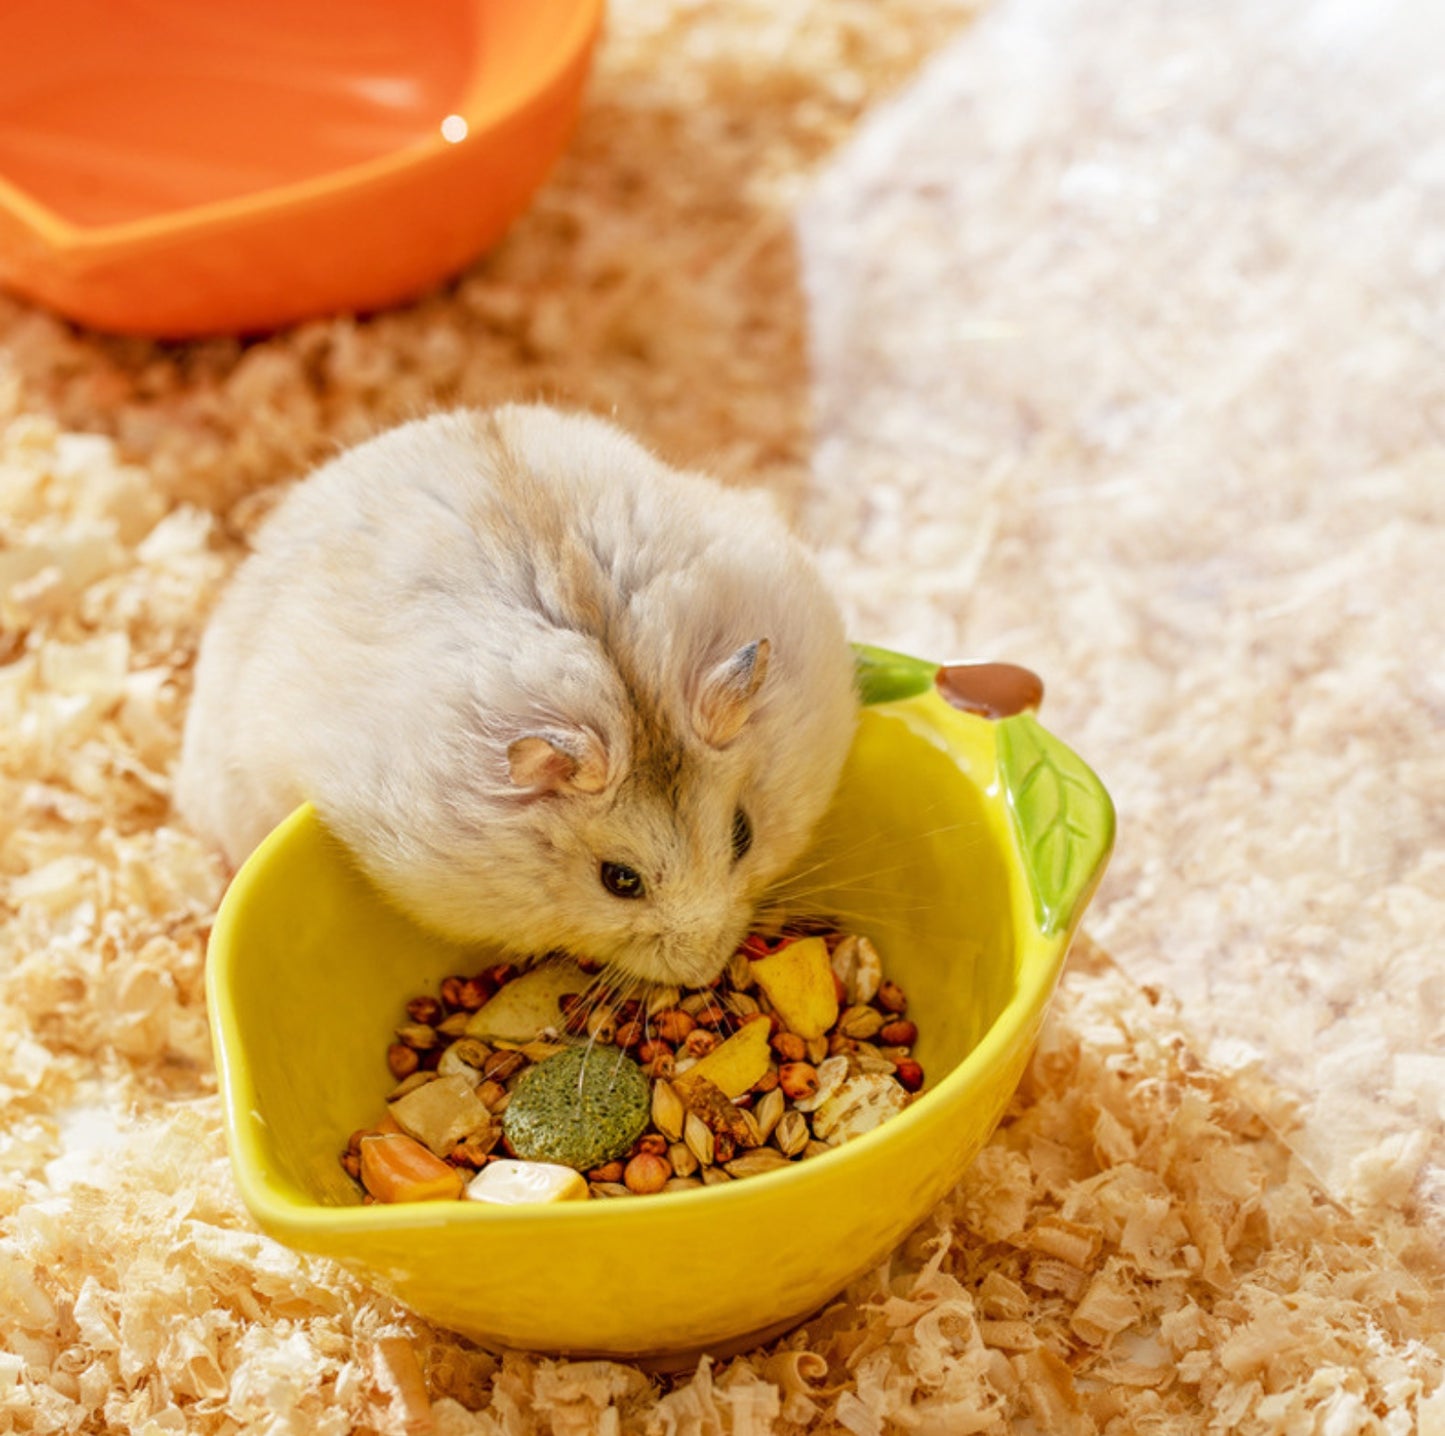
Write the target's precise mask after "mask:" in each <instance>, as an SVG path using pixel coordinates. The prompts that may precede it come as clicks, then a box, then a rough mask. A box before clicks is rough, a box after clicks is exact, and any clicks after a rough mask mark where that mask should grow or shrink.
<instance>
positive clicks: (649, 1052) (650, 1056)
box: [637, 1037, 672, 1062]
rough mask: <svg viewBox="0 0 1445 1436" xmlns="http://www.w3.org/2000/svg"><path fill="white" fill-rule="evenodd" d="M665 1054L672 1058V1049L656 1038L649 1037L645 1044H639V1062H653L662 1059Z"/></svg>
mask: <svg viewBox="0 0 1445 1436" xmlns="http://www.w3.org/2000/svg"><path fill="white" fill-rule="evenodd" d="M664 1053H666V1055H667V1056H669V1057H671V1056H672V1048H671V1047H669V1046H668V1045H667V1043H665V1042H660V1041H659V1040H658V1039H657V1038H655V1037H649V1038H648V1039H647V1040H646V1041H645V1042H639V1043H638V1044H637V1060H638V1061H639V1062H652V1061H654V1060H655V1059H656V1058H658V1057H661V1056H662V1055H663V1054H664Z"/></svg>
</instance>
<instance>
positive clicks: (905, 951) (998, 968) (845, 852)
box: [207, 649, 1114, 1364]
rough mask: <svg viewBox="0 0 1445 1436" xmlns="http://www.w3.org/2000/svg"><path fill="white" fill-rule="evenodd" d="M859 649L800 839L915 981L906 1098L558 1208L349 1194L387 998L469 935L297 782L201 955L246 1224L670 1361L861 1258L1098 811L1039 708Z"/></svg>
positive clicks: (988, 1088) (1104, 854) (404, 1294)
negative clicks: (833, 764)
mask: <svg viewBox="0 0 1445 1436" xmlns="http://www.w3.org/2000/svg"><path fill="white" fill-rule="evenodd" d="M859 654H860V658H859V671H860V677H861V681H862V687H863V692H864V697H865V703H866V706H865V708H864V710H863V713H862V716H861V721H860V723H859V727H858V733H857V738H856V741H855V743H854V746H853V749H852V752H851V755H850V757H849V760H848V763H847V765H846V768H845V771H844V774H843V779H842V782H841V785H840V787H839V790H838V793H837V796H836V800H835V801H834V803H833V805H832V808H831V811H830V813H829V814H828V817H827V818H826V820H825V822H824V824H823V826H822V829H821V830H820V834H819V836H818V839H817V842H816V845H815V848H814V850H813V851H812V852H811V853H810V854H809V855H808V856H807V857H806V858H805V859H804V861H803V863H802V864H801V865H800V866H801V867H804V868H815V869H816V870H815V871H813V872H811V873H810V875H809V879H808V881H809V883H810V885H811V886H812V888H813V889H814V892H813V897H812V905H813V906H814V907H816V908H821V909H823V910H830V909H831V910H836V911H837V912H840V913H845V914H846V915H847V920H848V923H849V925H850V926H851V927H852V928H853V929H854V930H859V931H862V932H864V933H866V934H868V935H869V936H870V937H872V938H873V940H874V941H875V942H876V944H877V946H878V948H879V950H880V952H881V953H882V956H883V962H884V968H885V972H886V974H887V975H888V976H890V977H891V978H893V979H894V980H895V981H897V982H898V983H899V984H900V985H901V986H902V987H903V988H904V990H905V991H906V993H907V994H908V997H909V1000H910V1008H909V1010H910V1013H911V1014H912V1015H913V1016H914V1018H915V1020H916V1022H917V1025H918V1028H919V1034H920V1035H919V1039H918V1043H917V1046H916V1048H915V1055H916V1057H917V1058H918V1060H919V1061H920V1062H921V1064H922V1066H923V1068H924V1070H925V1073H926V1074H927V1078H928V1081H927V1085H926V1087H925V1089H924V1091H923V1093H922V1095H921V1096H920V1097H919V1098H918V1099H917V1100H916V1101H915V1102H914V1103H913V1104H912V1105H911V1106H910V1107H909V1108H908V1109H907V1110H906V1111H904V1112H903V1113H902V1114H900V1115H898V1116H896V1117H894V1118H892V1119H890V1120H889V1121H887V1122H886V1123H884V1124H883V1125H882V1126H881V1127H879V1128H877V1129H875V1130H874V1131H872V1132H870V1133H868V1134H866V1135H864V1136H861V1137H858V1138H855V1139H854V1140H853V1141H851V1142H849V1143H847V1144H845V1145H843V1146H840V1147H838V1148H835V1149H834V1150H832V1151H831V1152H828V1153H826V1154H822V1155H819V1156H817V1157H813V1158H810V1159H808V1160H806V1161H803V1162H800V1163H798V1164H796V1165H795V1166H793V1167H790V1168H787V1169H785V1170H781V1171H778V1172H772V1173H768V1174H766V1175H763V1176H758V1177H751V1178H747V1179H745V1180H742V1181H737V1182H733V1183H730V1184H727V1185H724V1186H718V1187H710V1188H704V1189H700V1190H693V1191H684V1192H678V1193H668V1194H664V1195H662V1196H654V1197H646V1198H637V1199H632V1200H614V1201H592V1202H577V1203H566V1204H559V1205H555V1206H523V1207H495V1206H487V1205H481V1204H477V1203H469V1202H452V1201H439V1202H419V1203H409V1204H398V1205H393V1206H382V1205H373V1206H367V1205H363V1204H362V1202H361V1200H360V1197H359V1194H358V1192H357V1189H356V1188H355V1186H354V1185H353V1184H352V1182H351V1181H350V1180H349V1179H348V1178H347V1177H346V1175H345V1174H344V1173H343V1172H342V1170H341V1168H340V1166H339V1165H338V1155H339V1153H340V1151H341V1149H342V1147H343V1146H344V1144H345V1142H346V1139H347V1136H348V1134H349V1133H350V1132H351V1131H353V1130H354V1129H355V1128H358V1127H363V1126H366V1125H369V1124H371V1123H372V1122H374V1121H375V1119H376V1117H377V1116H378V1114H379V1113H380V1112H381V1111H383V1110H384V1108H383V1103H384V1099H385V1095H386V1093H387V1091H388V1090H389V1089H390V1087H391V1086H392V1078H391V1077H390V1076H389V1074H388V1072H387V1069H386V1066H385V1063H384V1061H383V1054H384V1052H385V1050H386V1047H387V1044H388V1041H389V1040H390V1039H391V1033H392V1029H393V1027H394V1025H395V1024H396V1022H397V1021H398V1014H399V1013H400V1012H401V1011H402V1009H403V1007H404V1004H405V1002H406V1001H407V999H409V998H411V997H413V996H416V995H418V994H420V993H423V992H426V991H433V992H434V991H435V985H436V984H437V983H438V982H439V981H440V979H441V978H442V977H443V976H445V975H446V974H448V973H452V972H464V973H465V972H471V971H475V970H476V969H477V968H478V967H479V966H480V965H482V963H483V962H485V961H486V960H488V959H487V955H486V954H480V955H479V953H478V951H477V950H476V949H471V950H462V949H459V948H457V947H454V946H452V945H449V944H447V943H445V942H442V941H439V940H437V939H436V938H433V937H431V936H429V935H427V934H426V933H424V932H422V931H421V930H420V929H418V928H416V927H415V926H413V925H412V924H411V923H410V922H409V921H408V920H407V919H405V918H404V917H402V916H400V915H399V914H398V913H396V912H395V911H393V910H392V909H391V908H390V907H388V906H387V905H386V903H384V902H383V901H382V900H381V899H380V898H379V897H378V896H377V894H376V893H375V892H374V890H373V889H372V888H371V887H370V886H369V885H368V883H367V881H366V880H365V879H364V878H363V877H362V876H360V875H359V873H358V872H357V871H356V870H355V869H354V868H353V866H352V865H351V863H350V861H349V860H348V858H347V856H346V854H345V853H344V851H343V850H342V849H341V847H340V846H339V845H338V844H337V842H336V841H335V840H333V839H332V838H331V837H330V836H329V835H328V833H327V832H326V831H325V829H324V828H323V827H322V825H321V823H320V822H319V820H318V818H317V816H316V814H315V813H314V811H313V810H311V809H310V808H301V809H299V810H298V811H297V812H296V813H294V814H293V815H292V816H291V817H290V818H289V819H287V820H286V821H285V822H284V823H283V824H282V825H281V826H280V827H279V828H277V829H276V831H275V832H274V833H272V834H271V835H270V837H269V838H268V839H267V840H266V841H265V842H264V843H263V844H262V846H261V847H260V848H258V849H257V851H256V852H255V853H254V855H253V856H252V857H251V858H250V859H249V861H247V862H246V864H245V865H244V866H243V867H242V869H241V871H240V872H239V873H238V874H237V876H236V878H235V880H234V882H233V883H232V885H231V887H230V889H229V890H228V892H227V894H226V897H225V900H224V901H223V903H222V906H221V910H220V912H219V914H218V917H217V920H216V924H215V928H214V931H213V935H212V938H211V944H210V953H209V959H208V962H209V965H208V971H207V993H208V999H209V1009H210V1020H211V1028H212V1035H213V1039H214V1044H215V1050H216V1054H217V1060H218V1066H219V1072H220V1085H221V1091H222V1093H223V1097H224V1105H225V1120H226V1127H227V1136H228V1140H229V1144H230V1150H231V1155H232V1159H233V1164H234V1168H235V1173H236V1178H237V1181H238V1183H239V1186H240V1190H241V1193H242V1195H243V1197H244V1200H245V1202H246V1205H247V1206H248V1208H249V1209H250V1211H251V1212H252V1214H253V1215H254V1217H255V1219H256V1221H257V1222H258V1223H259V1224H260V1225H261V1227H262V1228H263V1229H264V1230H265V1231H267V1232H268V1233H270V1234H271V1235H272V1236H274V1237H276V1238H277V1239H278V1240H280V1241H282V1242H284V1243H286V1244H287V1245H289V1246H291V1247H294V1248H297V1249H299V1250H302V1251H306V1252H312V1253H318V1254H320V1255H323V1256H327V1257H333V1258H335V1259H336V1260H338V1261H340V1262H342V1263H344V1264H345V1265H347V1266H348V1267H350V1268H352V1269H353V1270H354V1271H356V1272H357V1273H359V1274H360V1275H361V1276H362V1277H363V1278H365V1279H366V1280H368V1281H370V1282H371V1283H373V1284H374V1285H376V1286H378V1287H380V1288H383V1289H384V1290H386V1291H388V1292H390V1293H392V1294H393V1295H394V1296H396V1297H397V1298H399V1299H400V1300H401V1301H403V1302H405V1303H406V1304H407V1305H408V1306H410V1307H411V1308H413V1309H414V1310H415V1311H417V1312H419V1313H420V1314H422V1315H423V1316H426V1317H428V1318H430V1319H432V1320H434V1321H436V1322H438V1323H440V1324H442V1325H445V1326H448V1327H451V1328H453V1329H455V1330H457V1331H459V1332H461V1333H463V1334H465V1335H467V1336H469V1337H471V1338H473V1339H474V1340H476V1341H479V1342H481V1343H483V1344H485V1345H488V1346H492V1347H497V1346H503V1347H506V1346H510V1347H518V1348H525V1349H531V1350H540V1351H550V1352H558V1353H571V1354H594V1355H606V1356H616V1357H630V1358H635V1359H644V1360H645V1359H661V1361H662V1362H663V1363H664V1364H665V1363H666V1361H667V1360H668V1359H669V1358H672V1359H689V1358H690V1357H691V1356H692V1355H693V1354H695V1353H697V1352H700V1351H703V1350H712V1351H715V1352H716V1351H722V1350H727V1349H737V1348H739V1347H740V1346H742V1345H745V1344H752V1343H755V1342H759V1341H763V1340H766V1339H769V1338H770V1337H772V1336H774V1335H777V1334H780V1333H781V1332H783V1331H785V1330H786V1329H788V1328H789V1327H790V1326H792V1325H794V1324H796V1323H797V1322H798V1321H800V1320H801V1319H803V1318H804V1317H806V1316H807V1315H808V1314H810V1313H811V1312H813V1311H815V1310H816V1309H817V1308H818V1307H819V1306H821V1305H822V1304H823V1303H825V1302H826V1301H827V1300H828V1299H829V1298H831V1297H832V1296H834V1295H835V1294H836V1293H837V1292H838V1291H840V1290H841V1289H842V1288H843V1287H844V1286H845V1285H846V1284H847V1283H848V1282H849V1281H851V1280H852V1279H853V1278H855V1277H857V1276H858V1275H860V1274H861V1273H863V1272H864V1271H866V1270H868V1268H869V1267H871V1266H872V1265H874V1264H875V1263H876V1262H878V1261H879V1260H881V1259H882V1258H883V1257H884V1256H885V1255H886V1254H887V1253H888V1252H889V1251H890V1250H891V1249H892V1248H893V1247H894V1246H895V1245H896V1244H897V1243H898V1242H899V1241H900V1240H901V1239H902V1238H903V1237H904V1236H905V1235H906V1234H907V1233H908V1232H909V1231H910V1230H911V1229H912V1228H913V1227H914V1226H916V1225H917V1224H918V1223H919V1222H920V1221H921V1220H922V1219H923V1218H924V1217H925V1216H926V1215H927V1214H928V1212H929V1210H930V1209H931V1208H932V1207H933V1206H934V1204H935V1203H937V1202H938V1200H939V1199H940V1198H941V1197H942V1196H943V1195H944V1194H945V1193H946V1192H947V1191H948V1190H949V1188H950V1187H952V1186H953V1185H954V1184H955V1183H956V1182H957V1181H958V1180H959V1178H960V1177H961V1176H962V1175H963V1172H964V1170H965V1169H966V1168H967V1166H968V1165H969V1163H970V1162H971V1161H972V1160H973V1158H974V1156H975V1155H976V1154H977V1153H978V1151H979V1149H980V1148H981V1147H982V1146H983V1144H984V1143H985V1142H986V1141H987V1140H988V1137H989V1135H990V1134H991V1133H992V1131H993V1129H994V1127H995V1125H996V1124H997V1122H998V1120H999V1118H1000V1116H1001V1115H1002V1113H1003V1111H1004V1108H1005V1106H1006V1104H1007V1102H1008V1100H1009V1097H1010V1095H1011V1094H1012V1093H1013V1091H1014V1088H1015V1086H1016V1085H1017V1083H1018V1081H1019V1078H1020V1077H1021V1075H1022V1072H1023V1068H1024V1065H1025V1062H1026V1061H1027V1059H1028V1056H1029V1053H1030V1051H1031V1049H1032V1047H1033V1044H1034V1041H1035V1039H1036V1037H1037V1035H1038V1031H1039V1027H1040V1024H1041V1023H1042V1021H1043V1018H1044V1013H1045V1009H1046V1008H1047V1006H1048V1003H1049V1000H1050V997H1051V996H1052V993H1053V991H1054V987H1055V984H1056V982H1057V980H1058V977H1059V973H1060V969H1061V967H1062V965H1063V961H1064V958H1065V955H1066V951H1067V948H1068V944H1069V941H1070V938H1071V936H1072V934H1073V931H1074V929H1075V926H1076V924H1077V922H1078V919H1079V916H1080V913H1081V912H1082V910H1083V908H1084V906H1085V904H1086V903H1087V901H1088V899H1089V897H1090V895H1091V894H1092V892H1093V890H1094V888H1095V885H1096V884H1097V882H1098V880H1099V877H1100V876H1101V874H1102V871H1103V868H1104V864H1105V863H1106V861H1107V858H1108V854H1109V851H1110V848H1111V845H1112V840H1113V827H1114V816H1113V809H1112V806H1111V804H1110V802H1109V799H1108V797H1107V795H1106V794H1105V792H1104V790H1103V788H1102V786H1101V785H1100V784H1099V782H1098V780H1097V778H1095V776H1094V775H1093V773H1092V772H1091V771H1090V770H1089V769H1088V768H1087V767H1086V766H1085V765H1084V764H1083V763H1082V762H1081V761H1080V760H1079V759H1078V758H1077V757H1076V756H1075V755H1074V754H1073V752H1072V751H1070V750H1069V749H1068V748H1067V747H1065V746H1064V745H1063V744H1062V743H1061V742H1059V741H1058V740H1057V739H1056V738H1054V737H1053V736H1052V735H1051V734H1050V733H1048V731H1047V730H1046V729H1045V728H1043V727H1042V725H1041V724H1040V723H1039V722H1038V720H1037V718H1036V717H1035V716H1034V715H1033V714H1032V713H1031V712H1029V711H1023V712H1019V713H1017V714H1014V715H1013V716H1008V717H1003V718H997V719H995V718H989V717H983V716H979V715H978V714H976V713H972V712H966V711H961V709H960V708H959V707H958V706H956V704H958V703H959V702H966V701H968V700H967V697H966V694H965V695H964V696H960V695H961V693H962V692H963V690H964V689H966V688H967V687H968V686H969V685H968V684H967V683H960V682H958V681H956V680H957V678H958V674H959V670H939V669H938V668H937V666H936V665H932V664H925V663H922V662H919V661H918V660H914V659H909V658H903V657H900V656H898V655H893V654H887V653H882V652H880V651H879V650H874V649H862V650H859ZM940 673H941V674H942V675H943V681H941V682H936V681H935V678H936V676H937V675H939V674H940ZM950 673H951V674H952V676H953V680H954V681H949V675H950ZM945 693H947V694H949V695H950V697H951V700H952V701H950V697H945ZM984 706H985V707H986V706H987V705H984Z"/></svg>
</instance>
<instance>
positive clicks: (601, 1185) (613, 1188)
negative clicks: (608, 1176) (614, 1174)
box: [587, 1182, 632, 1197]
mask: <svg viewBox="0 0 1445 1436" xmlns="http://www.w3.org/2000/svg"><path fill="white" fill-rule="evenodd" d="M587 1190H588V1191H589V1192H591V1193H592V1195H593V1196H594V1197H630V1196H631V1195H632V1193H631V1192H629V1191H628V1190H627V1188H626V1187H624V1186H623V1185H622V1183H621V1182H593V1183H591V1184H590V1185H589V1186H588V1188H587Z"/></svg>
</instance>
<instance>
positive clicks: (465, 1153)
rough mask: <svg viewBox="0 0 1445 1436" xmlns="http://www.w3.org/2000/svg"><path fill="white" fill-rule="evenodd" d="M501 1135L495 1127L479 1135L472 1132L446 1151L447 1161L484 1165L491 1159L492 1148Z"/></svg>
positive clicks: (458, 1163)
mask: <svg viewBox="0 0 1445 1436" xmlns="http://www.w3.org/2000/svg"><path fill="white" fill-rule="evenodd" d="M501 1135H502V1134H501V1132H500V1131H499V1130H495V1129H494V1130H492V1131H490V1132H487V1133H485V1134H483V1135H481V1136H478V1135H476V1134H475V1133H474V1134H473V1135H472V1136H470V1137H468V1138H467V1139H466V1140H465V1141H464V1142H458V1143H457V1144H456V1146H455V1147H453V1148H452V1149H451V1151H450V1152H448V1153H447V1161H449V1162H451V1163H452V1164H453V1165H454V1166H462V1167H473V1168H478V1167H485V1166H486V1165H487V1163H488V1161H490V1160H491V1155H492V1148H493V1147H495V1146H496V1145H497V1142H498V1141H499V1140H500V1139H501Z"/></svg>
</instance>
